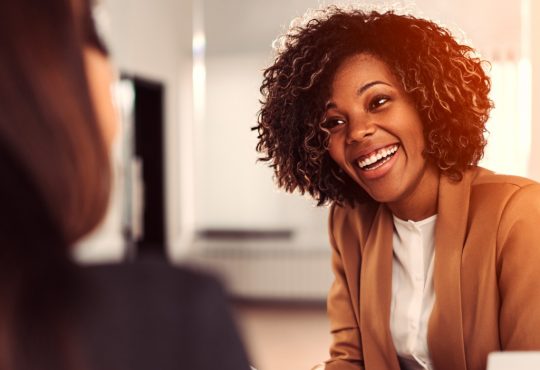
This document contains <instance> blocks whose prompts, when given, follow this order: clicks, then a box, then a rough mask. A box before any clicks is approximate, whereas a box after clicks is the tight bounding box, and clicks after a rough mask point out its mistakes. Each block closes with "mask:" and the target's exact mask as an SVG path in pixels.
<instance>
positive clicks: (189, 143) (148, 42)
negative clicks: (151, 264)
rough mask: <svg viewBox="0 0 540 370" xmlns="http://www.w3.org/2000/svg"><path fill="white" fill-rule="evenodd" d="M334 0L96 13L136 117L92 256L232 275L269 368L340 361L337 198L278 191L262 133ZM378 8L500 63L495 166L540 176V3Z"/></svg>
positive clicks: (423, 2) (123, 6) (132, 5)
mask: <svg viewBox="0 0 540 370" xmlns="http://www.w3.org/2000/svg"><path fill="white" fill-rule="evenodd" d="M344 3H345V2H342V4H344ZM364 3H366V2H355V3H354V4H364ZM321 4H330V2H329V1H327V2H317V1H315V0H273V1H265V0H227V1H223V0H153V1H147V0H101V1H100V2H99V3H98V6H97V8H96V10H95V17H96V20H97V21H98V23H99V27H100V30H101V32H102V34H103V37H104V38H105V39H106V41H107V42H108V44H109V47H110V50H111V54H112V57H113V59H114V61H115V62H116V65H117V66H118V68H119V71H120V73H121V81H120V82H119V84H118V86H116V87H115V89H116V96H117V97H118V104H119V107H120V108H121V114H122V118H123V128H122V134H121V135H120V137H119V138H118V140H117V143H116V149H115V153H114V158H113V160H114V168H115V172H116V183H115V188H114V192H113V197H112V199H111V205H110V210H109V213H108V216H107V219H106V221H105V222H104V223H103V225H102V226H101V228H100V229H99V230H97V231H96V232H95V233H94V234H93V235H91V236H90V237H88V238H87V239H86V240H84V241H83V242H82V243H81V245H80V247H79V248H78V249H77V251H76V258H77V259H78V260H80V261H82V262H83V263H93V262H103V261H119V260H123V259H130V258H131V259H132V258H137V256H140V255H142V254H145V253H151V254H154V255H162V256H167V257H168V258H170V259H171V260H172V261H174V262H175V263H190V264H193V265H195V266H197V267H198V268H202V269H206V270H209V271H212V272H214V273H216V274H218V275H219V276H221V278H222V279H223V281H224V283H225V284H226V286H227V288H228V289H229V291H230V292H231V295H232V297H233V298H234V301H233V302H234V307H235V312H236V314H237V318H238V324H239V326H240V327H241V330H242V331H243V333H244V340H245V342H246V346H247V348H248V350H249V352H250V356H251V359H252V363H253V364H254V365H255V366H256V367H257V368H258V369H259V370H293V369H294V370H298V369H302V368H303V369H309V368H310V367H311V366H313V365H315V364H316V363H318V362H320V361H323V360H324V359H326V358H327V356H328V355H327V352H328V351H327V347H328V344H329V342H330V336H329V334H328V323H327V321H326V314H325V306H324V301H325V298H326V292H327V290H328V288H329V286H330V284H331V281H332V273H331V271H330V261H329V257H330V249H329V246H328V242H327V236H326V213H327V209H326V208H316V207H315V206H314V202H313V201H311V200H310V199H307V198H305V197H302V196H300V195H289V194H285V193H283V192H282V191H280V190H278V189H276V188H275V186H274V184H273V181H272V172H271V170H270V169H268V168H266V166H265V165H264V164H261V163H259V164H257V163H256V159H257V154H256V152H255V144H256V133H255V132H252V131H251V130H250V128H251V127H252V126H254V125H255V124H256V120H257V112H258V110H259V103H258V99H259V98H260V95H259V86H260V83H261V80H262V70H263V69H264V67H265V66H267V65H269V64H270V63H271V61H272V60H273V50H272V42H273V40H274V39H276V37H277V36H279V35H280V34H283V33H284V31H285V29H286V28H287V26H288V25H289V23H290V21H291V20H292V19H293V18H294V17H297V16H301V15H302V14H303V13H304V12H305V11H306V10H307V9H309V8H311V9H314V8H317V7H318V6H319V5H321ZM368 4H375V5H376V6H377V7H378V8H379V9H380V8H381V7H383V8H384V6H391V7H396V6H397V7H398V9H401V11H404V12H412V13H413V14H416V15H419V16H424V17H428V18H431V19H434V20H437V21H439V22H440V23H443V24H444V25H446V26H447V27H448V28H449V29H450V30H452V31H453V32H454V34H456V35H458V36H459V37H460V38H462V39H464V40H467V42H468V43H470V44H472V45H473V46H474V47H476V48H477V49H478V50H479V52H480V53H481V55H482V57H483V58H484V59H487V60H489V61H490V62H491V68H490V71H489V74H490V75H491V78H492V85H493V88H492V95H491V96H492V99H493V100H494V101H495V104H496V108H495V109H494V110H493V112H492V116H491V118H490V121H489V123H488V130H489V138H488V139H489V145H488V147H487V151H486V155H485V158H484V160H483V161H482V165H484V166H486V167H488V168H490V169H493V170H495V171H497V172H502V173H510V174H516V175H521V176H527V177H531V178H534V179H536V180H540V104H533V102H538V101H540V47H539V46H540V22H538V15H540V3H539V2H538V1H535V0H520V1H499V0H474V1H470V0H418V1H416V2H415V3H413V2H411V1H394V2H391V3H388V2H381V1H372V2H369V3H368ZM388 4H390V5H388ZM535 14H536V19H535V16H534V15H535ZM534 46H536V47H534ZM126 241H127V243H126Z"/></svg>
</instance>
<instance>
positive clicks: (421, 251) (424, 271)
mask: <svg viewBox="0 0 540 370" xmlns="http://www.w3.org/2000/svg"><path fill="white" fill-rule="evenodd" d="M436 221H437V215H434V216H431V217H429V218H426V219H425V220H422V221H418V222H414V221H404V220H401V219H399V218H397V217H395V216H394V236H393V251H394V253H393V260H392V303H391V306H390V331H391V333H392V339H393V341H394V346H395V348H396V351H397V354H398V360H399V363H400V367H401V369H403V370H422V369H427V370H432V369H433V365H432V363H431V358H430V355H429V349H428V346H427V329H428V321H429V317H430V315H431V310H432V308H433V302H434V301H435V291H434V289H433V269H434V257H435V223H436Z"/></svg>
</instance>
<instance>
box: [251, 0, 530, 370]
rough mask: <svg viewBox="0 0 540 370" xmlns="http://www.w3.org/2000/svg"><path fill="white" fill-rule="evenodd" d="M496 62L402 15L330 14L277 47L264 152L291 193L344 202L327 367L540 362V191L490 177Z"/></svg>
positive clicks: (339, 207)
mask: <svg viewBox="0 0 540 370" xmlns="http://www.w3.org/2000/svg"><path fill="white" fill-rule="evenodd" d="M482 63H483V62H482V61H481V60H480V59H478V58H477V57H476V56H475V52H474V50H473V49H472V48H471V47H469V46H466V45H463V44H461V43H459V42H458V41H457V40H456V39H455V38H454V37H453V36H452V35H451V34H450V32H449V31H448V30H446V29H445V28H443V27H441V26H439V25H437V24H436V23H434V22H431V21H429V20H425V19H421V18H416V17H414V16H410V15H399V14H396V13H394V12H392V11H389V12H377V11H362V10H359V9H340V8H337V7H328V8H325V9H322V10H320V11H319V12H317V13H315V14H311V15H308V16H307V17H306V18H305V19H304V22H303V23H302V22H296V23H295V24H293V26H292V27H291V28H290V29H289V31H288V33H287V34H286V35H285V36H284V37H283V38H282V39H281V42H280V43H279V44H278V50H277V57H276V59H275V61H274V63H273V64H272V65H271V66H270V67H269V68H268V69H266V71H265V72H264V80H263V83H262V87H261V92H262V94H263V101H262V109H261V111H260V115H259V124H258V126H257V127H256V129H257V130H258V134H259V136H258V137H259V143H258V146H257V149H258V150H259V151H260V152H261V153H262V154H263V156H262V160H264V161H268V162H269V164H270V165H271V166H272V167H273V168H274V170H275V177H276V180H277V183H278V185H279V186H281V187H283V188H284V189H286V190H288V191H291V192H293V191H299V192H300V193H302V194H304V193H308V194H310V195H311V196H312V197H313V198H314V199H315V200H316V201H318V204H319V205H324V204H331V208H330V217H329V233H330V241H331V244H332V247H333V248H332V251H333V256H332V267H333V271H334V276H335V280H334V283H333V285H332V287H331V290H330V293H329V295H328V315H329V318H330V323H331V332H332V334H333V344H332V345H331V348H330V356H331V358H330V359H329V360H328V361H327V362H326V364H325V365H322V367H324V368H326V369H327V370H345V369H351V370H352V369H367V370H382V369H384V370H398V369H402V370H419V369H427V370H433V369H435V370H466V369H467V370H483V369H485V367H486V359H487V355H488V353H489V352H491V351H501V350H540V310H539V307H540V294H539V293H540V270H539V269H538V266H540V229H539V228H538V225H539V221H540V185H539V184H538V183H536V182H534V181H532V180H529V179H526V178H520V177H514V176H504V175H497V174H495V173H493V172H491V171H489V170H487V169H483V168H481V167H479V166H477V163H478V161H479V160H480V159H481V158H482V155H483V150H484V146H485V145H486V141H485V138H484V132H485V123H486V121H487V119H488V116H489V111H490V109H491V107H492V102H491V101H490V99H489V98H488V92H489V90H490V80H489V78H488V77H487V76H486V74H485V72H484V70H483V66H482ZM508 124H509V125H511V124H512V122H508Z"/></svg>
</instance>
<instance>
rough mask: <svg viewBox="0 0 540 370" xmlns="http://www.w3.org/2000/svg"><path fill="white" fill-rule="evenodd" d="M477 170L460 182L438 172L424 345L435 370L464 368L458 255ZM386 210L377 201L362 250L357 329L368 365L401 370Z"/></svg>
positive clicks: (389, 221)
mask: <svg viewBox="0 0 540 370" xmlns="http://www.w3.org/2000/svg"><path fill="white" fill-rule="evenodd" d="M475 176H476V171H466V172H465V173H464V177H463V179H462V180H461V181H460V182H454V181H452V180H450V179H448V177H446V176H441V178H440V182H439V195H438V212H437V213H438V216H437V224H436V229H435V272H434V289H435V294H436V297H435V304H434V307H433V311H432V313H431V318H430V322H429V326H428V346H429V349H430V353H431V354H432V362H433V364H434V367H435V368H436V369H449V370H450V369H451V370H454V369H466V363H465V351H464V341H463V327H462V323H463V320H462V311H461V255H462V251H463V246H464V243H465V237H466V235H465V234H466V228H467V217H468V211H469V195H470V187H471V183H472V181H473V180H474V177H475ZM392 233H393V220H392V214H391V212H390V210H389V209H388V208H387V207H386V206H385V205H382V204H381V205H379V207H378V210H377V212H376V214H375V218H374V220H373V224H372V227H371V230H370V231H369V236H368V238H367V240H366V244H365V248H364V250H363V252H362V267H361V278H360V281H361V282H362V283H361V285H360V327H361V328H362V333H361V335H362V345H363V352H364V358H365V360H366V363H371V364H380V368H385V369H388V370H393V369H395V370H399V363H398V361H397V354H396V351H395V348H394V344H393V340H392V336H391V333H390V304H391V300H392V258H393V255H392V254H393V249H392Z"/></svg>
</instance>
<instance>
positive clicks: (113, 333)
mask: <svg viewBox="0 0 540 370" xmlns="http://www.w3.org/2000/svg"><path fill="white" fill-rule="evenodd" d="M82 277H83V284H84V291H85V298H84V302H85V303H84V304H83V308H85V309H84V310H83V315H82V317H81V319H82V324H83V326H82V334H83V336H84V340H85V344H86V345H85V347H86V348H87V349H88V352H87V355H88V356H89V358H91V359H92V361H91V362H92V365H93V367H94V368H96V369H100V370H107V369H111V370H113V369H114V370H122V369H131V370H135V369H141V370H142V369H160V370H173V369H178V370H179V369H214V368H219V369H222V370H228V369H230V370H241V369H246V370H247V369H248V368H249V367H248V365H247V359H246V355H245V353H244V351H243V349H242V344H241V341H240V339H239V337H238V334H237V332H236V328H235V325H234V322H233V319H232V315H231V313H230V311H229V310H228V309H227V302H226V297H225V294H224V291H223V289H222V288H221V286H220V284H219V283H218V282H217V281H216V280H215V279H214V278H213V277H211V276H208V275H204V274H201V273H198V272H195V271H192V270H190V269H188V268H180V267H173V266H170V265H168V264H166V263H164V262H160V261H157V260H148V261H141V262H135V263H125V264H111V265H101V266H92V267H86V268H84V270H83V275H82Z"/></svg>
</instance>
